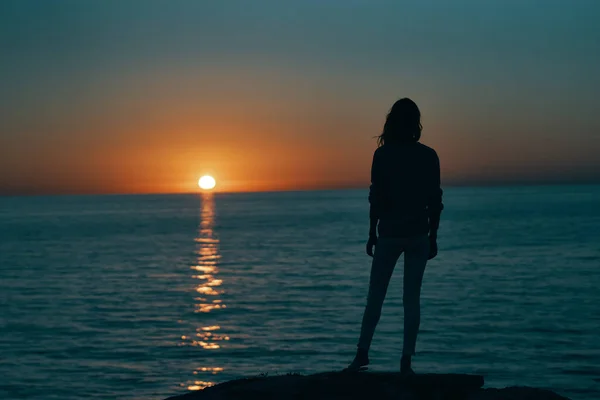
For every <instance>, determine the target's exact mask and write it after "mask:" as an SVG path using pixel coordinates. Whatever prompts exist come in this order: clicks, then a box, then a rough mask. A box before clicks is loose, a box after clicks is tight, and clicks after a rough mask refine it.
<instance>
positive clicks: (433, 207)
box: [427, 153, 444, 238]
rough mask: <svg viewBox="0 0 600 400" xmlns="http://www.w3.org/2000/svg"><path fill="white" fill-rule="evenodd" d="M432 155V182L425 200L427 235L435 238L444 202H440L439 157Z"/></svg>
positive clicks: (441, 193) (441, 192)
mask: <svg viewBox="0 0 600 400" xmlns="http://www.w3.org/2000/svg"><path fill="white" fill-rule="evenodd" d="M434 155H435V157H434V165H433V178H432V180H433V182H432V186H431V193H430V195H429V199H428V202H427V210H428V212H429V236H430V237H433V238H436V237H437V231H438V229H439V227H440V216H441V214H442V210H443V209H444V204H443V203H442V195H443V191H442V188H441V178H440V175H441V174H440V159H439V158H438V156H437V154H435V153H434Z"/></svg>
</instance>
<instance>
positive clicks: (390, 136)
mask: <svg viewBox="0 0 600 400" xmlns="http://www.w3.org/2000/svg"><path fill="white" fill-rule="evenodd" d="M422 129H423V126H422V125H421V111H419V107H417V105H416V104H415V102H414V101H412V100H411V99H409V98H406V97H405V98H403V99H400V100H398V101H397V102H395V103H394V105H393V106H392V109H391V110H390V112H389V113H388V115H387V118H386V119H385V125H383V132H381V135H379V136H377V144H378V145H379V146H383V145H384V144H385V143H413V142H418V141H419V139H420V138H421V130H422Z"/></svg>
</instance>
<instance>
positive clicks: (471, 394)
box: [166, 372, 568, 400]
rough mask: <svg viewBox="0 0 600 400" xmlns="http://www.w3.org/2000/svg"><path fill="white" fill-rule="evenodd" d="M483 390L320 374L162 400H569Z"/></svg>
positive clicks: (458, 379)
mask: <svg viewBox="0 0 600 400" xmlns="http://www.w3.org/2000/svg"><path fill="white" fill-rule="evenodd" d="M482 387H483V376H481V375H463V374H419V375H415V376H413V377H411V378H409V379H401V378H400V376H399V374H397V373H391V372H388V373H386V372H377V373H374V372H354V373H350V372H325V373H321V374H315V375H298V374H289V375H282V376H268V377H267V376H259V377H254V378H245V379H237V380H233V381H229V382H225V383H221V384H218V385H215V386H212V387H209V388H206V389H204V390H200V391H197V392H191V393H187V394H183V395H180V396H175V397H170V398H169V399H166V400H229V399H236V400H246V399H258V400H261V399H273V400H274V399H285V400H294V399H309V400H321V399H322V400H337V399H340V400H341V399H344V400H353V399H360V400H363V399H364V400H379V399H381V400H388V399H390V400H391V399H394V400H412V399H414V400H529V399H535V400H568V399H567V398H566V397H563V396H559V395H558V394H556V393H554V392H551V391H549V390H543V389H535V388H530V387H508V388H505V389H487V388H486V389H483V388H482Z"/></svg>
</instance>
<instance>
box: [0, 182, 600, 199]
mask: <svg viewBox="0 0 600 400" xmlns="http://www.w3.org/2000/svg"><path fill="white" fill-rule="evenodd" d="M595 185H600V180H585V181H584V180H582V181H549V182H543V181H541V182H526V181H506V182H452V183H448V184H445V185H442V187H444V188H486V187H487V188H493V187H527V186H531V187H540V186H595ZM361 189H363V190H369V185H360V186H359V185H351V186H338V187H335V186H332V187H314V188H289V189H285V188H280V189H266V190H260V189H259V190H229V191H227V190H225V191H220V190H218V189H217V190H201V189H198V190H195V191H186V192H160V191H156V192H154V191H150V192H118V191H115V192H77V191H73V192H48V193H44V192H40V193H27V192H21V193H19V192H15V193H9V192H7V193H3V192H1V191H0V197H59V196H144V195H156V196H161V195H162V196H173V195H204V194H214V195H221V194H227V195H229V194H253V193H294V192H326V191H336V190H361Z"/></svg>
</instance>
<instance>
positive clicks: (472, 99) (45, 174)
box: [0, 0, 600, 194]
mask: <svg viewBox="0 0 600 400" xmlns="http://www.w3.org/2000/svg"><path fill="white" fill-rule="evenodd" d="M598 21H600V2H599V1H597V0H562V1H557V0H539V1H533V0H502V1H492V0H469V1H466V0H454V1H447V0H418V1H400V0H394V1H380V0H361V1H359V0H302V1H300V0H296V1H292V0H289V1H283V0H253V1H250V0H247V1H242V0H214V1H203V0H189V1H184V0H169V1H167V0H164V1H158V0H139V1H134V0H87V1H81V0H54V1H48V0H2V2H0V54H1V59H0V194H63V193H177V192H192V191H195V190H197V189H198V188H197V181H198V178H199V177H200V176H201V175H203V174H211V175H213V176H214V177H215V178H216V180H217V184H218V186H217V188H218V189H219V190H221V191H262V190H295V189H314V188H342V187H367V186H368V184H369V176H370V175H369V171H370V166H371V160H372V155H373V151H374V150H375V148H376V141H375V139H374V136H376V135H378V134H379V133H380V132H381V129H382V126H383V122H384V120H385V115H386V113H387V111H388V110H389V108H390V107H391V105H392V104H393V103H394V101H395V100H397V99H398V98H401V97H410V98H411V99H413V100H414V101H415V102H416V103H417V104H418V105H419V107H420V109H421V112H422V116H423V120H422V123H423V136H422V142H423V143H425V144H426V145H429V146H431V147H433V148H434V149H436V151H437V152H438V154H439V157H440V160H441V168H442V182H443V184H445V185H459V184H460V185H465V184H467V185H469V184H503V183H551V182H560V183H564V182H598V181H600V156H598V154H599V153H600V115H599V112H600V99H599V93H600V73H598V71H600V50H599V47H598V43H600V24H598Z"/></svg>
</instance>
